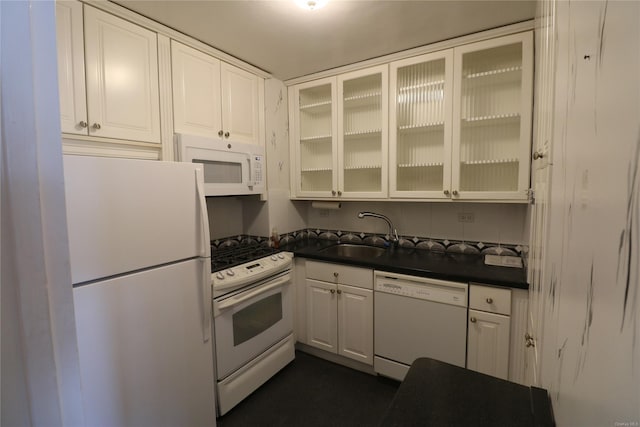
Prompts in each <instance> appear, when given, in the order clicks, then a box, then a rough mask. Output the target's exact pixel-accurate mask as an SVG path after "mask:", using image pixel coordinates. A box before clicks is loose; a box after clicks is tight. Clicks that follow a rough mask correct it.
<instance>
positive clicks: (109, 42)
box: [84, 6, 160, 143]
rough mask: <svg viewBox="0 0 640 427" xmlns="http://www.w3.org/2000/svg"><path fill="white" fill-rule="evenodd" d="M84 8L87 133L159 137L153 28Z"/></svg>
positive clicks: (137, 138)
mask: <svg viewBox="0 0 640 427" xmlns="http://www.w3.org/2000/svg"><path fill="white" fill-rule="evenodd" d="M84 8H85V9H84V31H85V34H84V36H85V37H84V40H85V63H86V85H87V111H88V120H87V123H88V134H89V135H91V136H101V137H108V138H117V139H127V140H133V141H144V142H155V143H159V142H160V101H159V94H158V47H157V36H156V33H154V32H152V31H149V30H147V29H145V28H142V27H140V26H138V25H135V24H132V23H130V22H128V21H125V20H123V19H120V18H117V17H115V16H113V15H110V14H108V13H105V12H102V11H100V10H98V9H95V8H93V7H89V6H85V7H84Z"/></svg>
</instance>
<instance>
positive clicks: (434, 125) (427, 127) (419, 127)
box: [398, 122, 444, 133]
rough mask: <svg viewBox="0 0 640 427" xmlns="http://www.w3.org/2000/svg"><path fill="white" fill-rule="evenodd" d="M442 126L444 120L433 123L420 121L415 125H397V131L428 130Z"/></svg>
mask: <svg viewBox="0 0 640 427" xmlns="http://www.w3.org/2000/svg"><path fill="white" fill-rule="evenodd" d="M443 126H444V122H433V123H420V124H416V125H402V126H398V131H400V132H403V133H408V132H424V131H429V130H438V129H440V128H442V127H443Z"/></svg>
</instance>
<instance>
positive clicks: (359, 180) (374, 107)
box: [338, 65, 389, 198]
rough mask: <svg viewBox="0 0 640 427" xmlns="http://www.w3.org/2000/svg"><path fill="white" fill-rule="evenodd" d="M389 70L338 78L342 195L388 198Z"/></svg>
mask: <svg viewBox="0 0 640 427" xmlns="http://www.w3.org/2000/svg"><path fill="white" fill-rule="evenodd" d="M388 80H389V79H388V67H387V66H386V65H383V66H379V67H375V68H368V69H366V70H361V71H356V72H353V73H349V74H342V75H340V76H338V100H339V103H338V170H339V171H340V174H339V175H338V194H339V195H341V196H344V197H357V198H369V197H374V198H380V197H387V182H388V178H387V171H388V156H387V150H388V142H387V135H388V130H387V126H388V123H389V119H388V105H389V101H388V98H387V97H388V94H389V90H388Z"/></svg>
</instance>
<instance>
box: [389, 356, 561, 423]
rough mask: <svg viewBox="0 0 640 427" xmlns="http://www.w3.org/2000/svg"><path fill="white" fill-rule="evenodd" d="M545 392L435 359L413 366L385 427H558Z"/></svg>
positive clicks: (391, 408)
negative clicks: (555, 425) (555, 426)
mask: <svg viewBox="0 0 640 427" xmlns="http://www.w3.org/2000/svg"><path fill="white" fill-rule="evenodd" d="M553 425H554V421H553V414H552V410H551V403H550V401H549V398H548V393H547V391H546V390H544V389H541V388H537V387H527V386H524V385H520V384H516V383H514V382H510V381H505V380H501V379H499V378H495V377H492V376H489V375H485V374H481V373H479V372H474V371H470V370H468V369H464V368H460V367H458V366H454V365H450V364H448V363H444V362H440V361H437V360H434V359H430V358H426V357H423V358H419V359H416V360H415V362H413V364H412V365H411V368H410V369H409V372H408V373H407V376H406V377H405V379H404V381H403V382H402V384H400V387H399V388H398V391H397V392H396V395H395V396H394V398H393V400H392V402H391V404H390V405H389V408H388V410H387V413H386V414H385V416H384V418H383V419H382V422H381V423H380V426H381V427H382V426H384V427H387V426H388V427H391V426H432V427H440V426H442V427H455V426H465V427H467V426H477V427H483V426H487V427H497V426H510V427H534V426H535V427H543V426H545V427H546V426H553Z"/></svg>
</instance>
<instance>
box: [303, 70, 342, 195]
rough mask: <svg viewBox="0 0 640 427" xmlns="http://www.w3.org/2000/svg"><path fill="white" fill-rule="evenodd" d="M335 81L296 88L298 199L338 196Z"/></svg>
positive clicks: (319, 82)
mask: <svg viewBox="0 0 640 427" xmlns="http://www.w3.org/2000/svg"><path fill="white" fill-rule="evenodd" d="M334 82H335V78H329V79H323V80H318V81H314V82H310V83H306V84H302V85H299V86H297V87H296V94H297V99H295V100H294V101H295V102H296V105H295V106H294V108H295V111H296V115H297V117H295V118H294V121H293V123H294V126H296V128H295V129H294V132H295V134H294V138H295V139H294V141H295V143H296V145H295V151H296V157H297V159H296V160H297V163H296V165H297V173H298V176H297V182H296V185H297V188H296V193H297V195H298V196H319V197H332V196H334V195H335V194H336V193H337V169H336V134H337V132H336V114H337V112H336V108H335V103H334V100H335V99H336V96H335V84H334Z"/></svg>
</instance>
